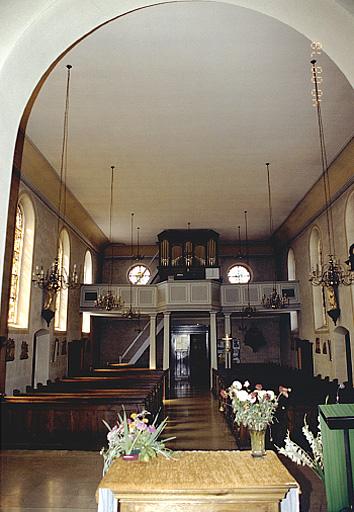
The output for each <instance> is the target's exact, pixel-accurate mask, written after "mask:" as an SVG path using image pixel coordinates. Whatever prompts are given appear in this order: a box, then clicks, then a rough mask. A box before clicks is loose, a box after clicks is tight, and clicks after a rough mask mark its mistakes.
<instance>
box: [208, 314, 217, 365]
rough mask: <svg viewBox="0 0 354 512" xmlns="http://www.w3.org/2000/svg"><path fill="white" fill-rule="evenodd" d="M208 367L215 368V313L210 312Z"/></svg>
mask: <svg viewBox="0 0 354 512" xmlns="http://www.w3.org/2000/svg"><path fill="white" fill-rule="evenodd" d="M210 367H211V369H212V368H215V369H217V367H218V359H217V337H216V313H210Z"/></svg>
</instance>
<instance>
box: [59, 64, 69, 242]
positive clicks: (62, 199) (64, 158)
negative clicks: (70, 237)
mask: <svg viewBox="0 0 354 512" xmlns="http://www.w3.org/2000/svg"><path fill="white" fill-rule="evenodd" d="M66 68H67V70H68V72H67V78H66V93H65V111H64V125H63V143H62V148H61V156H60V186H59V198H58V227H57V232H58V236H57V243H58V249H59V233H60V224H61V223H63V222H64V219H65V216H66V177H67V168H68V135H69V96H70V94H69V93H70V77H71V68H72V66H71V65H70V64H68V65H67V66H66Z"/></svg>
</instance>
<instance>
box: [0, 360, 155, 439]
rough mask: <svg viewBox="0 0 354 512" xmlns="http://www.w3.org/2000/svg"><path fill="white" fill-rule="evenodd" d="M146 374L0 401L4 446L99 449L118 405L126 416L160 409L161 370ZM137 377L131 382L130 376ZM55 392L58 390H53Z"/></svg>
mask: <svg viewBox="0 0 354 512" xmlns="http://www.w3.org/2000/svg"><path fill="white" fill-rule="evenodd" d="M148 372H149V370H146V369H144V371H137V372H131V371H130V370H126V372H125V373H123V372H119V375H118V376H117V375H107V374H106V373H104V374H103V376H101V375H102V374H101V373H99V375H100V376H99V377H97V376H96V377H95V376H87V377H77V378H71V379H62V380H60V381H58V382H55V383H53V384H51V383H50V384H49V385H48V386H40V387H39V389H36V390H33V391H32V392H31V393H27V394H18V395H16V396H7V397H4V398H3V399H1V401H0V412H1V423H2V425H1V426H2V438H3V439H2V440H3V446H5V447H16V448H42V447H43V448H66V449H99V448H100V447H102V446H103V445H104V444H105V438H106V434H107V429H106V427H105V426H104V424H103V422H102V419H104V420H105V421H107V423H109V424H110V425H112V426H113V424H114V423H115V421H116V420H117V414H118V413H122V407H124V408H125V410H126V412H127V414H130V413H131V412H138V411H142V410H144V409H146V410H148V411H150V412H151V413H152V416H153V417H154V416H155V414H157V413H158V411H159V410H160V409H161V407H162V403H163V402H162V400H163V390H164V381H165V372H162V371H155V372H152V373H148ZM134 374H135V375H136V378H135V377H134ZM58 390H59V391H58Z"/></svg>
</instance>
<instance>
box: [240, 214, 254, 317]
mask: <svg viewBox="0 0 354 512" xmlns="http://www.w3.org/2000/svg"><path fill="white" fill-rule="evenodd" d="M244 214H245V235H246V262H247V266H248V267H249V264H250V262H249V247H248V218H247V210H245V212H244ZM256 312H257V309H256V308H255V307H253V306H251V302H250V279H248V281H247V306H245V307H243V308H242V315H243V316H245V317H246V318H251V317H252V316H254V315H255V313H256Z"/></svg>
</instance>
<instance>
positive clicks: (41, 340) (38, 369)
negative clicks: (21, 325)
mask: <svg viewBox="0 0 354 512" xmlns="http://www.w3.org/2000/svg"><path fill="white" fill-rule="evenodd" d="M49 361H50V334H49V331H47V330H46V329H40V330H39V331H37V332H36V333H35V334H34V339H33V358H32V376H31V387H32V388H34V387H37V384H38V382H40V383H42V384H47V380H48V379H49Z"/></svg>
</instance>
